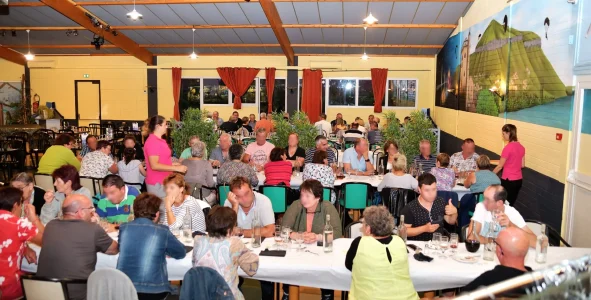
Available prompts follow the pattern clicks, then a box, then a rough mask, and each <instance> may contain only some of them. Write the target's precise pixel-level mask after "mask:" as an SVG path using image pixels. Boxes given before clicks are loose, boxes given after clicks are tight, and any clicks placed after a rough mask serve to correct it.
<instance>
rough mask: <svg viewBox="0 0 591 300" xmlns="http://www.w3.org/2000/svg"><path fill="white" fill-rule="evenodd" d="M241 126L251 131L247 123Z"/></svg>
mask: <svg viewBox="0 0 591 300" xmlns="http://www.w3.org/2000/svg"><path fill="white" fill-rule="evenodd" d="M242 127H243V128H246V130H248V132H252V127H251V126H250V125H248V124H244V125H242Z"/></svg>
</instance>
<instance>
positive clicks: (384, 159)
mask: <svg viewBox="0 0 591 300" xmlns="http://www.w3.org/2000/svg"><path fill="white" fill-rule="evenodd" d="M388 159H390V158H389V157H388V153H386V154H384V156H382V157H380V161H379V162H378V164H380V165H382V168H384V174H386V171H387V167H388Z"/></svg>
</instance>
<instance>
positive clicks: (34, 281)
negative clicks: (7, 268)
mask: <svg viewBox="0 0 591 300" xmlns="http://www.w3.org/2000/svg"><path fill="white" fill-rule="evenodd" d="M69 283H72V284H82V283H86V280H82V279H76V280H72V279H57V278H47V277H39V276H33V275H22V276H21V285H22V288H23V296H24V297H25V298H26V299H27V300H47V299H51V300H68V299H69V297H68V286H67V284H69Z"/></svg>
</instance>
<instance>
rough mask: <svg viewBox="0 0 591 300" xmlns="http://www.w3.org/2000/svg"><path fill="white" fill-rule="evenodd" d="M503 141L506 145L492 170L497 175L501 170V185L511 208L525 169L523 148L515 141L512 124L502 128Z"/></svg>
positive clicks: (515, 130)
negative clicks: (522, 170) (522, 171)
mask: <svg viewBox="0 0 591 300" xmlns="http://www.w3.org/2000/svg"><path fill="white" fill-rule="evenodd" d="M502 131H503V140H505V141H506V142H508V143H507V145H506V146H505V148H503V152H502V153H501V159H500V160H499V165H497V167H496V168H495V169H494V170H493V172H494V173H495V174H498V173H499V171H500V170H501V169H503V173H502V175H501V185H502V186H503V187H504V188H505V190H506V191H507V201H509V204H510V205H511V206H513V204H515V201H517V195H519V190H520V189H521V185H522V184H523V175H522V174H521V169H522V168H525V148H524V147H523V146H522V145H521V144H520V143H519V142H518V141H517V127H515V125H513V124H505V126H503V129H502Z"/></svg>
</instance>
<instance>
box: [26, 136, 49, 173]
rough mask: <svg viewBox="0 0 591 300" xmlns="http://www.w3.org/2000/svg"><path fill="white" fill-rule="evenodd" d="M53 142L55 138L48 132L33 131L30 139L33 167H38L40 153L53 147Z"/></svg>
mask: <svg viewBox="0 0 591 300" xmlns="http://www.w3.org/2000/svg"><path fill="white" fill-rule="evenodd" d="M52 144H53V139H52V138H51V136H50V135H49V134H48V133H47V132H45V131H41V130H37V131H35V132H33V134H32V135H31V139H30V140H29V156H30V157H31V163H32V165H33V168H37V167H38V164H39V154H40V153H41V154H43V153H45V151H46V150H47V148H49V147H51V145H52Z"/></svg>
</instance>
